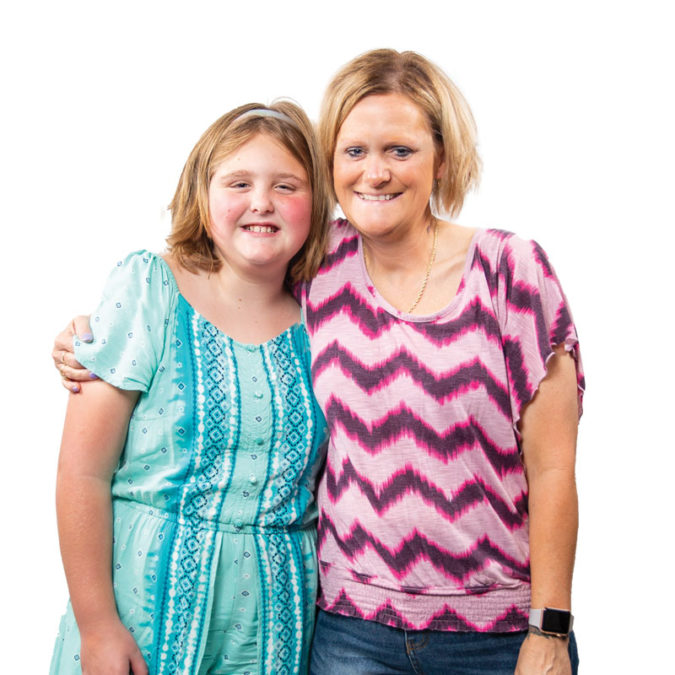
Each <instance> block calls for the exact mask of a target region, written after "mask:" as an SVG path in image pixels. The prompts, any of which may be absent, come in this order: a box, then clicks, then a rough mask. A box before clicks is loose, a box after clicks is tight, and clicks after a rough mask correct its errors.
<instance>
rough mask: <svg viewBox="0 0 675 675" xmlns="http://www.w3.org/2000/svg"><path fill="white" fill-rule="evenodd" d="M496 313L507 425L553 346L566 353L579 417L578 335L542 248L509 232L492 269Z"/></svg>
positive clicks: (535, 382) (581, 380)
mask: <svg viewBox="0 0 675 675" xmlns="http://www.w3.org/2000/svg"><path fill="white" fill-rule="evenodd" d="M497 284H498V290H497V303H498V307H497V311H498V319H499V325H500V330H501V334H502V346H503V349H504V357H505V360H506V368H507V375H508V378H509V395H510V398H511V410H512V416H513V425H514V428H515V429H516V431H517V424H518V421H519V420H520V417H521V414H522V411H523V408H524V407H525V406H526V405H527V404H528V403H529V402H530V401H531V400H532V398H533V397H534V395H535V394H536V392H537V389H538V388H539V384H540V382H541V381H542V380H543V379H544V377H545V376H546V368H547V363H548V360H549V358H550V357H551V356H552V355H553V350H554V348H555V347H558V346H564V348H565V350H566V351H568V352H571V354H572V356H573V358H574V360H575V364H576V369H577V396H578V405H579V415H581V411H582V398H583V392H584V387H585V381H584V374H583V368H582V364H581V355H580V353H579V338H578V336H577V330H576V327H575V325H574V322H573V320H572V313H571V311H570V308H569V305H568V302H567V299H566V297H565V294H564V293H563V290H562V287H561V285H560V282H559V281H558V278H557V276H556V274H555V271H554V270H553V267H552V266H551V263H550V262H549V260H548V257H547V255H546V253H545V252H544V250H543V249H542V248H541V246H539V245H538V244H537V243H536V242H534V241H525V240H522V239H519V238H518V237H516V236H510V237H508V238H506V239H505V240H504V242H503V247H502V248H501V251H500V256H499V261H498V269H497Z"/></svg>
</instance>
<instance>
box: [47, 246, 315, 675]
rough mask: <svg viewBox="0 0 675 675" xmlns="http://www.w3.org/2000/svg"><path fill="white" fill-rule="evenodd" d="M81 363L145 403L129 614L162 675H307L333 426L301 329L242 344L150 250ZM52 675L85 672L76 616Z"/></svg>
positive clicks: (129, 514) (131, 508) (128, 458)
mask: <svg viewBox="0 0 675 675" xmlns="http://www.w3.org/2000/svg"><path fill="white" fill-rule="evenodd" d="M92 327H93V330H94V337H95V339H94V342H93V343H92V344H90V345H89V344H84V343H82V344H80V343H76V346H75V353H76V356H77V358H78V360H79V361H80V362H81V363H83V364H84V365H86V366H87V367H88V368H90V369H91V370H92V371H94V372H95V373H96V374H97V375H98V376H99V377H101V378H102V379H104V380H106V381H107V382H109V383H111V384H113V385H114V386H117V387H120V388H123V389H131V390H137V391H140V392H141V394H140V398H139V401H138V404H137V405H136V408H135V410H134V413H133V415H132V418H131V421H130V425H129V433H128V438H127V443H126V446H125V448H124V451H123V454H122V457H121V459H120V463H119V467H118V468H117V470H116V472H115V476H114V478H113V482H112V494H113V514H114V531H113V536H114V547H113V548H114V560H113V570H112V574H113V584H114V589H115V596H116V600H117V604H118V611H119V614H120V617H121V619H122V621H123V623H124V625H125V626H127V628H128V629H129V630H130V631H131V632H132V634H133V635H134V637H135V639H136V641H137V642H138V644H139V646H140V648H141V651H142V653H143V655H144V657H145V659H146V662H147V664H148V667H149V669H150V673H153V674H154V673H156V674H158V675H159V674H165V673H170V674H174V673H176V674H181V675H184V674H185V675H187V674H192V673H205V672H209V673H235V672H236V673H250V674H251V675H253V674H254V673H302V672H305V671H306V669H307V659H308V650H309V643H310V639H311V631H312V626H313V622H314V602H315V595H316V584H317V569H316V554H315V539H316V537H315V523H316V506H315V503H314V498H313V491H314V484H315V479H316V475H317V472H318V470H319V468H320V464H321V462H322V461H323V457H324V449H325V444H324V440H325V433H326V429H325V421H324V418H323V415H322V413H321V411H320V410H319V408H318V406H317V403H316V401H315V399H314V396H313V394H312V389H311V385H310V380H309V345H308V341H307V336H306V333H305V329H304V327H303V326H302V325H300V324H296V325H294V326H291V327H290V328H289V329H287V330H286V331H284V332H283V333H282V334H281V335H279V336H277V337H275V338H273V339H271V340H269V341H268V342H265V343H263V344H261V345H247V344H241V343H239V342H236V341H235V340H232V339H231V338H229V337H228V336H226V335H224V334H223V333H222V332H221V331H219V330H218V329H217V328H215V327H214V326H213V325H212V324H210V323H209V322H208V321H206V320H205V319H204V318H203V317H201V316H200V315H199V314H198V313H196V312H195V311H194V309H193V308H192V307H191V306H190V305H189V304H188V303H187V302H186V300H185V299H184V298H183V297H182V296H181V295H180V293H179V291H178V288H177V286H176V283H175V280H174V278H173V275H172V274H171V271H170V269H169V268H168V266H167V265H166V263H165V262H164V261H163V260H162V259H161V258H160V257H158V256H156V255H154V254H152V253H149V252H147V251H141V252H137V253H133V254H131V255H130V256H128V257H127V258H126V259H125V260H124V261H122V262H120V263H118V266H117V267H116V269H115V270H114V271H113V272H112V274H111V276H110V278H109V280H108V284H107V286H106V289H105V293H104V298H103V300H102V302H101V304H100V306H99V307H98V309H97V310H96V312H95V313H94V315H93V316H92ZM51 672H52V673H59V674H60V675H63V674H67V673H79V672H81V669H80V666H79V634H78V632H77V626H76V623H75V621H74V617H73V614H72V610H71V608H70V605H69V606H68V608H67V611H66V614H65V616H64V617H63V619H62V621H61V627H60V630H59V635H58V638H57V643H56V649H55V652H54V656H53V660H52V669H51Z"/></svg>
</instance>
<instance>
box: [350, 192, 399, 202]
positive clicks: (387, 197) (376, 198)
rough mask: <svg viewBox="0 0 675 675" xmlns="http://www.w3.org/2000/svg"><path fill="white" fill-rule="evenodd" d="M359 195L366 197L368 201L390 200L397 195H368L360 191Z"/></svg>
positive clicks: (362, 197)
mask: <svg viewBox="0 0 675 675" xmlns="http://www.w3.org/2000/svg"><path fill="white" fill-rule="evenodd" d="M358 194H359V197H361V199H365V200H366V201H367V202H388V201H389V200H390V199H393V198H394V197H396V195H366V194H363V192H359V193H358Z"/></svg>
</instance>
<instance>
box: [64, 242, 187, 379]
mask: <svg viewBox="0 0 675 675" xmlns="http://www.w3.org/2000/svg"><path fill="white" fill-rule="evenodd" d="M175 295H176V293H175V282H174V281H173V278H172V277H171V272H170V271H169V269H168V267H167V265H166V264H165V263H164V262H163V261H162V259H161V258H159V257H158V256H156V255H155V254H153V253H150V252H148V251H137V252H135V253H131V254H129V255H128V256H127V257H126V258H125V259H124V260H121V261H120V262H118V263H117V265H116V266H115V268H114V269H113V271H112V272H111V273H110V276H109V277H108V281H107V283H106V286H105V289H104V291H103V298H102V300H101V302H100V304H99V305H98V307H97V308H96V311H95V312H94V313H93V314H92V316H91V319H90V323H91V328H92V332H93V335H94V340H93V342H91V343H84V342H80V341H79V340H77V339H76V340H75V343H74V344H75V357H76V358H77V360H78V361H79V362H80V363H81V364H82V365H83V366H85V367H86V368H89V370H91V371H92V372H94V373H95V374H96V375H97V376H98V377H100V378H101V379H102V380H105V381H106V382H108V383H109V384H112V385H113V386H115V387H118V388H120V389H128V390H134V391H142V392H145V391H147V390H148V389H149V387H150V384H151V382H152V379H153V376H154V374H155V372H156V371H157V369H158V367H159V364H160V363H161V360H162V355H163V352H164V345H165V336H166V331H167V327H168V324H169V316H170V312H171V307H172V303H173V302H174V300H175V297H174V296H175Z"/></svg>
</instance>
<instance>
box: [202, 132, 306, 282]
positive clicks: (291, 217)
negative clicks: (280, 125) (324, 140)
mask: <svg viewBox="0 0 675 675" xmlns="http://www.w3.org/2000/svg"><path fill="white" fill-rule="evenodd" d="M209 214H210V218H211V231H210V235H211V238H212V239H213V242H214V244H215V246H216V248H217V250H218V252H219V255H220V256H221V258H223V260H224V261H225V262H226V263H227V264H229V265H230V267H233V268H235V269H238V270H241V271H248V272H251V271H262V272H264V273H265V275H268V274H269V273H280V274H282V275H285V273H286V269H287V267H288V263H289V261H290V260H291V258H292V257H293V256H294V255H295V254H296V253H297V252H298V251H299V250H300V249H301V248H302V245H303V244H304V243H305V240H306V239H307V236H308V235H309V229H310V224H311V216H312V192H311V189H310V184H309V179H308V177H307V172H306V171H305V169H304V168H303V166H302V164H300V162H298V160H297V159H296V158H295V157H293V155H291V153H290V152H289V151H288V150H286V148H284V147H283V145H281V144H280V143H279V142H278V141H276V140H275V139H274V138H272V137H271V136H268V135H266V134H257V135H256V136H254V137H253V138H252V139H251V140H249V141H247V142H246V143H244V145H242V146H241V147H239V148H238V149H237V150H235V151H234V152H233V153H232V154H230V155H228V156H227V157H226V158H225V159H224V160H223V161H222V162H221V163H220V164H219V165H218V166H217V167H216V170H215V172H214V174H213V177H212V178H211V183H210V184H209Z"/></svg>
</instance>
